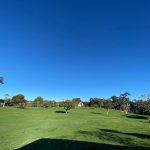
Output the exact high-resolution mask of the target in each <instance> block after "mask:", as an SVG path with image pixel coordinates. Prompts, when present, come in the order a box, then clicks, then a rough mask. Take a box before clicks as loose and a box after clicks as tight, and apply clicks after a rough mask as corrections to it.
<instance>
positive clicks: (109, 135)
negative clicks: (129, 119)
mask: <svg viewBox="0 0 150 150" xmlns="http://www.w3.org/2000/svg"><path fill="white" fill-rule="evenodd" d="M77 133H79V134H83V135H86V136H87V135H88V136H91V138H92V137H96V138H98V139H100V140H103V141H106V142H113V143H114V142H115V143H119V144H124V145H127V146H137V143H135V141H134V138H133V136H134V137H137V138H140V139H150V135H146V134H140V133H125V132H120V131H116V130H108V129H98V130H97V131H82V130H81V131H78V132H77ZM125 135H128V136H125ZM139 145H140V143H139ZM145 146H149V145H145Z"/></svg>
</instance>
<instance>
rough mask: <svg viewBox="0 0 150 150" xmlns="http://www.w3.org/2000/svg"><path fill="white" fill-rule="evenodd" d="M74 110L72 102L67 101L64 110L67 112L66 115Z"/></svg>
mask: <svg viewBox="0 0 150 150" xmlns="http://www.w3.org/2000/svg"><path fill="white" fill-rule="evenodd" d="M71 108H72V102H71V101H69V100H66V101H65V102H64V109H65V111H66V114H67V113H68V110H70V109H71Z"/></svg>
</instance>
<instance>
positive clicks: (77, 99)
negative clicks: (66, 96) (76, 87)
mask: <svg viewBox="0 0 150 150" xmlns="http://www.w3.org/2000/svg"><path fill="white" fill-rule="evenodd" d="M80 102H81V99H80V98H73V99H72V104H73V107H74V108H77V106H78V104H79V103H80Z"/></svg>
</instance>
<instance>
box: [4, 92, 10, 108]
mask: <svg viewBox="0 0 150 150" xmlns="http://www.w3.org/2000/svg"><path fill="white" fill-rule="evenodd" d="M8 97H9V94H5V95H4V103H3V107H5V105H6V103H7V101H8Z"/></svg>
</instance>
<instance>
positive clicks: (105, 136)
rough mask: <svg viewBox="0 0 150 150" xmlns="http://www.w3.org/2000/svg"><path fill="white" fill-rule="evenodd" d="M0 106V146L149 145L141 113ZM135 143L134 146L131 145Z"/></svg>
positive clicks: (4, 149) (0, 149)
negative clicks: (68, 110) (66, 111)
mask: <svg viewBox="0 0 150 150" xmlns="http://www.w3.org/2000/svg"><path fill="white" fill-rule="evenodd" d="M62 111H63V109H61V108H49V109H44V108H27V109H17V108H0V150H13V149H19V148H20V149H36V150H38V149H41V150H43V149H52V150H56V149H61V150H63V149H64V150H65V149H79V150H80V149H104V150H106V149H111V150H116V149H122V150H124V149H130V150H132V149H137V150H138V149H150V123H148V120H147V119H146V118H145V117H144V116H139V115H134V114H129V115H128V116H127V117H126V116H125V115H124V113H123V112H120V111H115V110H110V113H109V116H107V115H106V110H104V109H98V108H97V109H90V108H81V109H74V110H70V113H68V114H65V113H63V112H62ZM135 147H136V148H135Z"/></svg>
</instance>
